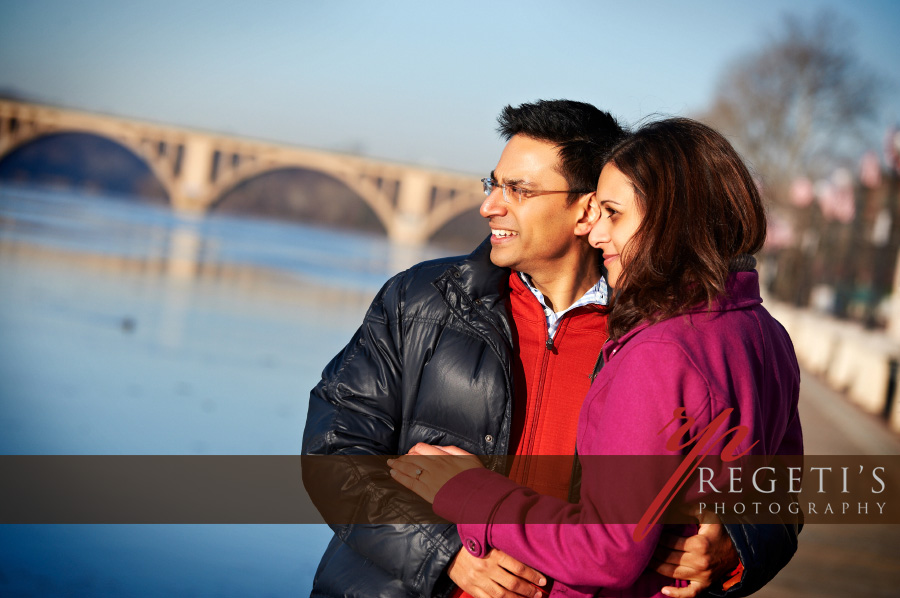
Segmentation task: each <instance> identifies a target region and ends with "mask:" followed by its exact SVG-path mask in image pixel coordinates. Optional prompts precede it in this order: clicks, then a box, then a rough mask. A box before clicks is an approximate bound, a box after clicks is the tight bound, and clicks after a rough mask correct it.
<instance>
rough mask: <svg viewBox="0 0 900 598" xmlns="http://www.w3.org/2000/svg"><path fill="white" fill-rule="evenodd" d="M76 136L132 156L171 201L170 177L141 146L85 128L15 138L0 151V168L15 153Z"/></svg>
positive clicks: (69, 140) (75, 138)
mask: <svg viewBox="0 0 900 598" xmlns="http://www.w3.org/2000/svg"><path fill="white" fill-rule="evenodd" d="M78 138H83V139H89V140H98V141H101V142H102V143H104V144H108V145H109V146H110V147H115V148H117V149H118V150H119V151H122V152H124V153H125V154H127V155H128V156H130V157H132V158H134V159H135V160H136V162H137V163H139V164H140V165H141V166H142V167H144V168H145V169H146V170H147V171H148V173H149V174H150V175H151V176H152V177H153V179H154V180H155V181H156V183H158V184H159V187H160V189H161V190H162V192H163V194H164V197H163V198H161V199H163V200H165V201H167V202H169V201H171V197H172V183H171V179H170V178H169V177H168V176H166V174H165V172H164V171H162V170H161V169H160V168H159V165H158V164H156V163H155V162H154V161H153V160H150V159H148V157H147V156H146V154H145V152H144V151H143V150H142V148H140V147H137V146H135V145H134V144H132V143H130V141H129V140H127V139H119V138H116V137H111V136H108V135H103V134H101V133H97V132H95V131H89V130H85V129H77V128H72V129H54V130H45V131H36V132H33V133H32V134H30V135H27V136H22V137H19V138H17V139H16V141H15V143H12V144H10V145H8V146H7V147H5V148H3V150H2V151H0V168H2V166H3V164H4V163H5V162H8V161H9V160H12V159H13V158H14V156H16V155H17V154H21V153H22V152H25V151H27V150H28V149H29V148H32V147H35V146H38V145H40V144H45V143H53V142H54V140H57V142H61V143H66V142H72V141H76V140H77V139H78Z"/></svg>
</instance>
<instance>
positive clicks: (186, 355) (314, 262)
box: [0, 187, 447, 596]
mask: <svg viewBox="0 0 900 598" xmlns="http://www.w3.org/2000/svg"><path fill="white" fill-rule="evenodd" d="M446 253H447V252H446V251H441V250H440V249H437V248H433V247H426V248H420V249H409V248H402V247H397V246H393V245H391V244H390V243H388V242H387V241H386V240H384V239H383V238H379V237H375V236H371V235H367V234H361V233H348V232H338V231H330V230H321V229H316V228H311V227H308V226H303V225H299V224H286V223H277V222H269V221H260V220H253V219H240V218H234V217H224V216H216V215H210V216H207V217H205V218H196V219H191V218H183V217H177V216H176V215H175V214H173V213H172V212H171V211H169V210H168V209H166V208H161V207H156V206H150V205H146V204H142V203H140V202H139V201H137V200H135V199H133V198H121V197H119V198H113V197H100V196H96V195H79V194H76V193H72V192H60V191H46V190H44V191H37V190H33V189H23V188H13V187H0V293H2V294H0V297H2V303H0V454H35V455H39V454H59V455H64V454H73V455H99V454H129V455H144V454H146V455H164V454H165V455H181V454H188V455H197V454H240V455H268V454H273V455H290V454H298V453H299V451H300V440H301V434H302V430H303V425H304V421H305V417H306V408H307V400H308V393H309V389H310V388H312V386H313V385H314V384H315V383H316V382H317V381H318V379H319V375H320V372H321V370H322V368H323V367H324V366H325V364H326V362H327V361H328V360H329V359H330V358H331V356H333V355H334V354H335V353H337V351H339V350H340V349H341V347H342V346H343V345H344V344H345V343H346V341H347V340H348V339H349V338H350V336H351V334H352V333H353V331H354V330H355V329H356V327H357V326H358V325H359V323H360V322H361V319H362V316H363V314H364V312H365V309H366V307H367V305H368V302H369V301H370V300H371V298H372V296H373V295H374V294H375V293H376V292H377V290H378V288H379V287H380V286H381V284H383V282H384V281H385V280H386V279H387V278H388V277H389V276H390V275H391V274H393V273H395V272H397V271H399V270H401V269H403V268H405V267H408V266H409V265H411V264H413V263H415V262H417V261H420V260H422V259H429V258H432V257H437V256H439V255H443V254H446ZM330 535H331V532H330V530H329V529H328V528H327V527H325V526H316V525H5V526H0V595H22V596H29V595H34V596H71V595H79V596H158V595H171V596H182V595H183V596H248V595H251V596H303V595H308V594H309V589H310V587H311V584H312V576H313V573H314V571H315V566H316V564H317V563H318V559H319V557H320V556H321V554H322V551H323V550H324V547H325V544H326V543H327V541H328V539H329V538H330Z"/></svg>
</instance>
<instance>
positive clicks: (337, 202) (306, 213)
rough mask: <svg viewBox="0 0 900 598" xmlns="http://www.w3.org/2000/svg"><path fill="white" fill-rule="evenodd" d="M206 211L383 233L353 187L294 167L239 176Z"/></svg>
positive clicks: (381, 225) (384, 229) (379, 220)
mask: <svg viewBox="0 0 900 598" xmlns="http://www.w3.org/2000/svg"><path fill="white" fill-rule="evenodd" d="M292 191H293V192H292ZM208 209H209V210H210V211H224V212H231V213H249V214H254V215H259V216H263V217H265V216H275V217H278V218H288V219H296V220H300V221H304V222H308V221H313V222H317V223H321V224H326V225H330V226H336V227H338V228H347V227H348V225H350V228H354V229H360V230H369V231H371V232H380V233H386V232H387V227H386V226H385V224H384V221H383V220H382V218H381V217H380V216H379V215H378V214H377V213H376V212H375V210H373V209H372V206H371V205H370V203H369V202H367V201H366V200H365V198H363V197H362V196H361V195H360V194H359V193H358V192H357V191H356V190H355V189H353V188H351V187H350V186H348V185H347V184H346V183H345V182H344V181H342V180H340V179H338V178H336V177H334V176H332V174H331V173H328V172H324V171H322V170H317V169H311V168H304V167H302V166H295V165H284V166H277V167H271V168H268V169H260V170H259V172H257V173H256V174H253V175H248V176H245V177H243V178H241V179H240V180H238V181H237V182H236V183H234V184H232V185H231V186H229V187H228V188H226V189H224V190H223V191H222V192H221V193H219V194H218V196H217V197H215V198H214V199H213V200H212V201H211V202H210V203H209V205H208ZM360 209H362V212H360V211H359V210H360Z"/></svg>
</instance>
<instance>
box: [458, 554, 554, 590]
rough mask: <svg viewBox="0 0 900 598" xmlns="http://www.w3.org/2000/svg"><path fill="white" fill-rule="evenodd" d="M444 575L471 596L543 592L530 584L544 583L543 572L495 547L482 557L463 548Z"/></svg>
mask: <svg viewBox="0 0 900 598" xmlns="http://www.w3.org/2000/svg"><path fill="white" fill-rule="evenodd" d="M447 575H449V576H450V579H452V580H453V583H455V584H456V585H458V586H459V587H461V588H462V589H463V590H464V591H465V592H467V593H468V594H470V595H472V596H474V598H519V597H521V596H525V597H526V598H540V597H541V596H542V595H545V594H546V592H545V591H541V590H540V589H538V588H536V587H534V585H532V584H535V585H538V586H543V585H545V584H546V583H547V580H546V578H544V576H543V575H541V574H540V573H539V572H538V571H535V570H534V569H532V568H531V567H529V566H528V565H526V564H524V563H520V562H519V561H517V560H516V559H514V558H512V557H511V556H509V555H508V554H506V553H505V552H502V551H500V550H497V549H496V548H494V549H491V551H490V552H489V553H488V554H487V556H486V557H484V558H483V559H479V558H477V557H474V556H472V555H471V554H469V551H467V550H466V549H465V548H463V549H462V550H460V551H459V552H458V553H456V556H455V557H454V558H453V561H451V563H450V566H449V567H447Z"/></svg>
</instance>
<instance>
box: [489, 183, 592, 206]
mask: <svg viewBox="0 0 900 598" xmlns="http://www.w3.org/2000/svg"><path fill="white" fill-rule="evenodd" d="M481 186H482V190H483V191H484V196H485V197H488V196H490V194H491V193H493V192H494V189H497V188H499V189H500V192H501V195H502V197H503V201H504V202H505V203H512V200H510V198H509V196H508V195H507V191H506V189H507V188H510V189H511V191H510V193H515V194H517V195H518V200H519V203H520V204H521V203H522V199H523V198H522V194H523V193H524V194H527V197H526V198H525V199H529V198H531V197H533V196H536V195H550V194H552V193H567V194H569V193H593V192H594V190H593V189H590V190H579V189H564V190H562V191H550V190H546V189H544V190H540V191H532V190H531V189H525V188H522V187H520V186H519V185H512V184H510V183H500V182H498V181H497V180H496V179H494V178H493V177H484V178H483V179H481Z"/></svg>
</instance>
